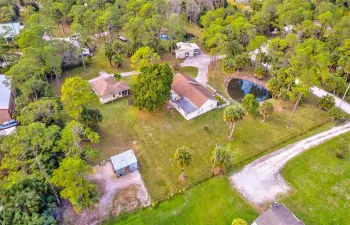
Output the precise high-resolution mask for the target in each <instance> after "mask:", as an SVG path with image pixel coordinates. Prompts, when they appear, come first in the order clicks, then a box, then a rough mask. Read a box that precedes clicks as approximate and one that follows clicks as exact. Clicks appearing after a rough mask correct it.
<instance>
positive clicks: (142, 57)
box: [130, 46, 160, 70]
mask: <svg viewBox="0 0 350 225" xmlns="http://www.w3.org/2000/svg"><path fill="white" fill-rule="evenodd" d="M157 59H160V56H159V55H158V54H157V53H156V52H155V51H154V50H153V49H152V48H150V47H148V46H146V47H142V48H139V49H138V50H137V51H136V52H135V53H134V54H133V55H132V56H131V59H130V60H131V66H132V67H133V68H135V69H137V70H141V69H142V68H143V67H146V66H149V65H151V64H152V63H153V62H154V61H155V60H157Z"/></svg>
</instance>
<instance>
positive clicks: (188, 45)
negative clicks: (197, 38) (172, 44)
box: [176, 42, 199, 51]
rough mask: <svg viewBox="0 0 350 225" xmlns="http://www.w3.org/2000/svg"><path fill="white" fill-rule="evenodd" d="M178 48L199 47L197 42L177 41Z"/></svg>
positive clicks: (192, 48)
mask: <svg viewBox="0 0 350 225" xmlns="http://www.w3.org/2000/svg"><path fill="white" fill-rule="evenodd" d="M176 47H177V49H176V50H178V51H179V50H194V49H199V47H198V45H197V44H196V43H186V42H178V43H176Z"/></svg>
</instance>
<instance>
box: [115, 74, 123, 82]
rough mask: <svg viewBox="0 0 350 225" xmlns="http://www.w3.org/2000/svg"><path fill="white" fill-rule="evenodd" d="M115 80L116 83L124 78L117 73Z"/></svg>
mask: <svg viewBox="0 0 350 225" xmlns="http://www.w3.org/2000/svg"><path fill="white" fill-rule="evenodd" d="M113 78H114V80H115V81H117V82H120V81H121V80H122V78H123V77H122V75H120V73H116V74H114V75H113Z"/></svg>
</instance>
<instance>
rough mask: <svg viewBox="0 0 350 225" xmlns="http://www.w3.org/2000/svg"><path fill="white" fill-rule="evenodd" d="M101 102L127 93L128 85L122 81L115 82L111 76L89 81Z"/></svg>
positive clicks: (103, 102)
mask: <svg viewBox="0 0 350 225" xmlns="http://www.w3.org/2000/svg"><path fill="white" fill-rule="evenodd" d="M89 83H90V85H91V87H92V89H93V90H94V92H95V93H96V94H97V96H98V97H99V99H100V102H101V103H102V104H105V103H107V102H110V101H113V100H115V99H118V98H122V97H125V96H128V95H129V90H130V88H129V86H128V84H127V83H125V82H124V81H121V82H116V81H115V80H114V78H113V77H112V76H109V77H100V78H97V79H93V80H91V81H89Z"/></svg>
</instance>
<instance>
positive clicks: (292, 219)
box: [254, 203, 304, 225]
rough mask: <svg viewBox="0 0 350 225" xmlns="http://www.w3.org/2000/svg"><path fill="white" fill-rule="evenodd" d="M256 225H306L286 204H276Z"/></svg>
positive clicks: (264, 213)
mask: <svg viewBox="0 0 350 225" xmlns="http://www.w3.org/2000/svg"><path fill="white" fill-rule="evenodd" d="M254 222H255V224H256V225H272V224H273V225H304V223H303V221H301V220H299V219H298V218H297V217H296V216H295V215H294V214H293V213H292V212H291V211H290V210H289V209H288V208H287V207H286V206H285V205H284V204H282V203H280V204H278V203H275V204H273V205H272V206H271V207H270V208H269V209H268V210H266V211H265V212H263V213H262V214H261V215H260V216H259V217H258V218H257V219H256V220H255V221H254Z"/></svg>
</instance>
